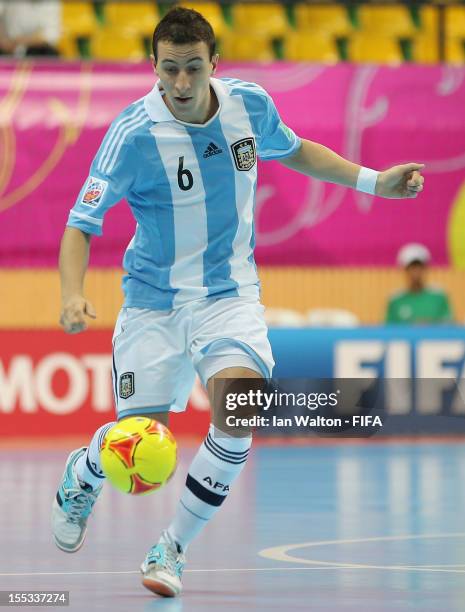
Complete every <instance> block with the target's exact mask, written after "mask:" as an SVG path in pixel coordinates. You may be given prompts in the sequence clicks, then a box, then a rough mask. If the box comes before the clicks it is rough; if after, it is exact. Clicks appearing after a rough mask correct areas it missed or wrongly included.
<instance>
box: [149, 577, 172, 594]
mask: <svg viewBox="0 0 465 612" xmlns="http://www.w3.org/2000/svg"><path fill="white" fill-rule="evenodd" d="M142 584H143V585H144V586H145V588H146V589H148V590H149V591H152V593H155V595H161V596H162V597H176V595H178V592H177V591H175V590H174V589H173V588H172V587H170V586H169V585H167V584H166V583H164V582H161V581H160V580H154V579H153V578H143V579H142Z"/></svg>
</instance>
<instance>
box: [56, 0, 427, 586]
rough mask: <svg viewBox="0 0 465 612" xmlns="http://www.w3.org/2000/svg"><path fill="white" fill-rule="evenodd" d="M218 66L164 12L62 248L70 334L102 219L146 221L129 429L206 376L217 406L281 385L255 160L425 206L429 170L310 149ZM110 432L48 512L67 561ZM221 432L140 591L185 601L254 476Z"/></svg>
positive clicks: (120, 379)
mask: <svg viewBox="0 0 465 612" xmlns="http://www.w3.org/2000/svg"><path fill="white" fill-rule="evenodd" d="M217 65H218V55H217V54H216V52H215V37H214V33H213V30H212V28H211V26H210V24H209V23H208V22H207V21H206V20H205V19H204V18H203V17H202V16H201V15H200V14H199V13H197V12H196V11H193V10H189V9H185V8H175V9H173V10H171V11H170V12H168V13H167V14H166V15H165V17H164V18H163V19H162V20H161V21H160V23H159V24H158V25H157V27H156V29H155V32H154V37H153V68H154V71H155V73H156V75H157V76H158V80H157V82H156V83H155V86H154V88H153V89H152V91H151V92H149V93H148V94H147V95H146V96H144V97H143V98H141V99H139V100H137V101H135V102H134V103H133V104H131V105H130V106H129V107H128V108H126V109H125V110H124V111H123V112H122V113H121V114H120V115H119V116H118V117H117V118H116V119H115V121H114V122H113V123H112V125H111V127H110V129H109V130H108V132H107V134H106V136H105V138H104V140H103V142H102V145H101V147H100V149H99V151H98V152H97V155H96V157H95V159H94V161H93V163H92V166H91V169H90V176H89V178H88V179H87V181H86V182H85V184H84V186H83V188H82V190H81V192H80V194H79V196H78V198H77V201H76V203H75V205H74V207H73V209H72V210H71V212H70V215H69V220H68V224H67V227H66V229H65V232H64V235H63V239H62V242H61V250H60V273H61V282H62V314H61V323H62V325H63V327H64V329H65V331H66V332H68V333H78V332H81V331H83V330H84V329H85V328H86V317H90V318H95V316H96V314H95V311H94V308H93V306H92V304H91V303H90V302H89V301H88V300H87V299H86V298H85V297H84V291H83V282H84V276H85V272H86V268H87V262H88V256H89V247H90V240H91V236H92V235H96V236H99V235H101V234H102V225H103V219H104V215H105V213H106V211H107V210H108V209H109V208H111V207H112V206H114V205H115V204H116V203H117V202H119V201H120V200H121V199H122V198H126V200H127V201H128V203H129V206H130V208H131V210H132V212H133V214H134V217H135V219H136V221H137V228H136V232H135V235H134V237H133V238H132V240H131V241H130V243H129V245H128V247H127V250H126V253H125V256H124V261H123V265H124V268H125V272H126V273H125V275H124V277H123V289H124V293H125V301H124V305H123V308H122V310H121V312H120V314H119V316H118V320H117V322H116V326H115V331H114V336H113V382H114V393H115V402H116V413H117V418H118V419H124V418H126V417H128V416H135V415H144V416H149V417H153V418H155V419H157V420H159V421H161V422H163V423H165V424H167V423H168V415H169V412H170V411H181V410H184V408H185V406H186V402H187V399H188V396H189V392H190V390H191V388H192V384H193V381H194V375H195V373H196V372H197V373H198V375H199V376H200V378H201V380H202V381H203V383H204V384H205V385H206V387H207V390H208V392H209V396H210V400H211V402H212V403H213V394H212V387H213V380H214V379H215V378H233V379H235V378H247V377H250V378H261V377H265V378H268V377H270V375H271V371H272V368H273V365H274V362H273V357H272V353H271V349H270V344H269V342H268V338H267V328H266V325H265V322H264V318H263V310H264V308H263V306H262V305H261V304H260V297H259V284H258V277H257V270H256V267H255V263H254V256H253V252H254V246H255V237H254V222H253V211H254V198H255V191H256V181H257V157H259V158H260V159H262V160H271V159H276V160H279V161H280V162H281V163H282V164H284V165H285V166H286V167H288V168H290V169H292V170H296V171H298V172H301V173H303V174H306V175H308V176H313V177H316V178H318V179H321V180H325V181H329V182H332V183H339V184H341V185H346V186H348V187H353V188H355V189H358V190H361V191H364V192H367V193H372V194H376V195H380V196H384V197H386V198H414V197H416V196H417V195H418V193H419V192H420V191H421V190H422V189H423V177H422V176H421V174H420V172H419V171H420V169H421V168H422V165H421V164H416V163H409V164H405V165H400V166H394V167H392V168H390V169H388V170H385V171H383V172H377V171H375V170H372V169H368V168H361V167H360V166H359V165H357V164H355V163H351V162H350V161H347V160H345V159H343V158H341V157H340V156H339V155H337V154H336V153H334V152H333V151H331V150H329V149H327V148H326V147H324V146H322V145H320V144H317V143H315V142H311V141H309V140H304V139H301V138H299V137H298V136H297V135H296V134H295V133H294V132H293V131H292V129H290V128H289V127H287V126H286V125H285V124H284V123H283V122H282V121H281V119H280V117H279V114H278V111H277V110H276V107H275V105H274V103H273V100H272V99H271V98H270V96H269V95H268V94H267V93H266V92H265V91H264V90H263V89H262V88H261V87H259V86H258V85H256V84H254V83H247V82H244V81H240V80H238V79H233V78H222V79H217V78H214V76H213V75H214V73H215V70H216V68H217ZM216 424H217V425H218V424H219V423H218V422H217V423H216ZM112 425H113V423H107V424H105V425H103V426H102V427H101V428H100V429H99V430H97V431H96V432H95V434H94V436H93V438H92V440H91V441H90V443H89V446H88V447H84V448H80V449H77V450H75V451H73V452H72V453H71V454H70V456H69V458H68V460H67V463H66V469H65V473H64V475H63V479H62V481H61V483H60V486H59V489H58V492H57V495H56V499H55V500H54V503H53V515H52V524H53V534H54V539H55V542H56V544H57V545H58V546H59V547H60V548H61V549H62V550H64V551H67V552H75V551H76V550H78V549H79V548H80V546H81V545H82V543H83V541H84V536H85V533H86V524H87V520H88V517H89V514H90V512H91V510H92V507H93V505H94V503H95V501H96V500H97V498H98V495H99V493H100V491H101V489H102V484H103V482H104V475H103V473H102V469H101V465H100V457H99V448H100V445H101V441H102V438H103V436H104V435H105V432H106V431H107V430H108V429H109V428H110V427H111V426H112ZM218 430H221V428H220V427H218V428H217V429H215V416H213V419H212V425H211V427H210V430H209V432H208V434H207V437H206V439H205V440H204V442H203V443H202V444H201V446H200V448H199V450H198V453H197V455H196V456H195V458H194V460H193V462H192V464H191V466H190V468H189V472H188V475H187V480H186V484H185V488H184V491H183V493H182V496H181V499H180V501H179V504H178V506H177V509H176V512H175V515H174V517H173V518H172V520H171V522H170V523H169V524H168V525H167V527H166V529H165V530H164V531H163V533H162V534H161V537H160V540H159V541H158V543H156V544H155V545H154V546H153V547H152V549H151V550H150V551H149V552H148V554H147V556H146V558H145V560H144V562H143V564H142V567H141V570H142V573H143V584H144V585H145V586H146V587H148V588H149V589H151V590H152V591H153V592H155V593H158V594H160V595H166V596H174V595H177V594H178V593H180V592H181V589H182V584H181V575H182V571H183V567H184V563H185V553H186V550H187V548H188V546H189V544H190V543H191V542H192V540H193V539H194V538H195V537H196V536H197V535H198V534H199V533H200V532H201V531H202V529H204V527H205V526H206V525H207V524H208V522H209V521H210V520H211V519H212V517H213V516H214V514H215V513H216V512H217V511H218V510H219V509H220V507H221V505H222V503H223V502H224V500H225V498H226V496H227V493H228V491H229V489H230V487H231V485H232V484H233V482H234V480H235V479H236V478H237V477H238V476H239V474H240V472H241V471H242V469H243V468H244V466H245V463H246V460H247V456H248V454H249V449H250V446H251V442H252V437H251V435H247V434H244V435H243V436H242V437H233V436H227V435H225V434H224V433H223V434H222V435H221V436H220V435H218ZM218 483H221V487H220V486H218Z"/></svg>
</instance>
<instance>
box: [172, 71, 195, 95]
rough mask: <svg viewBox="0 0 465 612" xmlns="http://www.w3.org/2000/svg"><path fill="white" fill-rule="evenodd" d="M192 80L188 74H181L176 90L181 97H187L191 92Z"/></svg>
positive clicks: (177, 80)
mask: <svg viewBox="0 0 465 612" xmlns="http://www.w3.org/2000/svg"><path fill="white" fill-rule="evenodd" d="M190 87H191V84H190V80H189V77H188V76H187V74H183V73H182V72H180V73H179V75H178V78H177V79H176V84H175V89H176V91H177V93H178V94H179V95H180V96H185V95H187V94H188V93H189V91H190Z"/></svg>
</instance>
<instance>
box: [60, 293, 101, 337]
mask: <svg viewBox="0 0 465 612" xmlns="http://www.w3.org/2000/svg"><path fill="white" fill-rule="evenodd" d="M86 316H87V317H90V318H91V319H95V318H96V317H97V315H96V313H95V309H94V307H93V306H92V304H91V303H90V302H89V301H88V300H86V299H85V298H84V297H82V296H81V295H78V296H74V297H72V298H70V299H69V300H67V301H66V302H64V304H63V308H62V311H61V316H60V325H62V327H63V329H64V330H65V332H66V333H67V334H78V333H79V332H82V331H84V330H85V329H87V322H86Z"/></svg>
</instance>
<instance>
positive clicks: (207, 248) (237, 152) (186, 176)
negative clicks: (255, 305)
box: [68, 78, 300, 310]
mask: <svg viewBox="0 0 465 612" xmlns="http://www.w3.org/2000/svg"><path fill="white" fill-rule="evenodd" d="M211 85H212V87H213V89H214V91H215V93H216V95H217V98H218V101H219V108H218V111H217V112H216V114H215V115H214V116H213V117H212V118H211V119H210V120H209V121H208V122H207V123H204V124H190V123H185V122H182V121H178V120H177V119H175V117H174V116H173V115H172V113H171V112H170V110H169V109H168V107H167V106H166V104H165V102H164V101H163V97H162V95H163V92H162V91H160V88H159V83H157V84H156V85H155V87H154V88H153V90H152V91H151V92H150V93H149V94H148V95H147V96H145V97H144V98H142V99H140V100H138V101H137V102H134V103H133V104H131V105H130V106H129V107H128V108H126V109H125V110H124V111H123V112H122V113H121V114H120V115H119V117H117V119H116V120H115V121H114V122H113V123H112V125H111V126H110V129H109V130H108V132H107V134H106V136H105V138H104V140H103V142H102V145H101V147H100V149H99V151H98V153H97V155H96V157H95V159H94V161H93V163H92V166H91V170H90V176H89V178H88V180H87V181H86V183H85V184H84V186H83V188H82V190H81V192H80V194H79V196H78V199H77V201H76V204H75V205H74V207H73V209H72V210H71V212H70V215H69V220H68V225H69V226H72V227H76V228H79V229H81V230H82V231H84V232H86V233H89V234H96V235H101V233H102V225H103V217H104V215H105V212H106V211H107V210H108V209H109V208H110V207H111V206H113V205H114V204H116V203H117V202H118V201H119V200H121V199H122V198H126V199H127V201H128V203H129V206H130V207H131V209H132V212H133V214H134V217H135V219H136V221H137V228H136V232H135V235H134V237H133V238H132V240H131V242H130V243H129V245H128V247H127V249H126V253H125V256H124V261H123V266H124V268H125V271H126V274H125V276H124V278H123V289H124V293H125V302H124V305H125V306H127V307H137V308H151V309H154V310H171V309H173V308H177V307H179V306H181V305H183V304H185V303H187V302H189V301H191V300H197V299H200V298H203V297H206V296H213V297H215V298H222V297H233V296H258V293H259V286H258V277H257V271H256V266H255V262H254V256H253V250H254V246H255V237H254V219H253V216H254V200H255V191H256V182H257V161H256V158H257V155H258V157H260V158H261V159H264V160H267V159H278V158H282V157H287V156H289V155H292V154H293V153H295V152H296V151H297V149H298V148H299V146H300V140H299V138H298V137H297V136H296V135H295V134H294V132H292V130H290V129H289V128H288V127H286V126H285V125H284V124H283V122H282V121H281V120H280V117H279V115H278V112H277V110H276V107H275V105H274V103H273V101H272V99H271V98H270V96H269V95H268V94H267V93H266V92H265V90H264V89H262V88H261V87H260V86H259V85H255V84H254V83H247V82H244V81H240V80H237V79H213V78H212V79H211Z"/></svg>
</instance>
